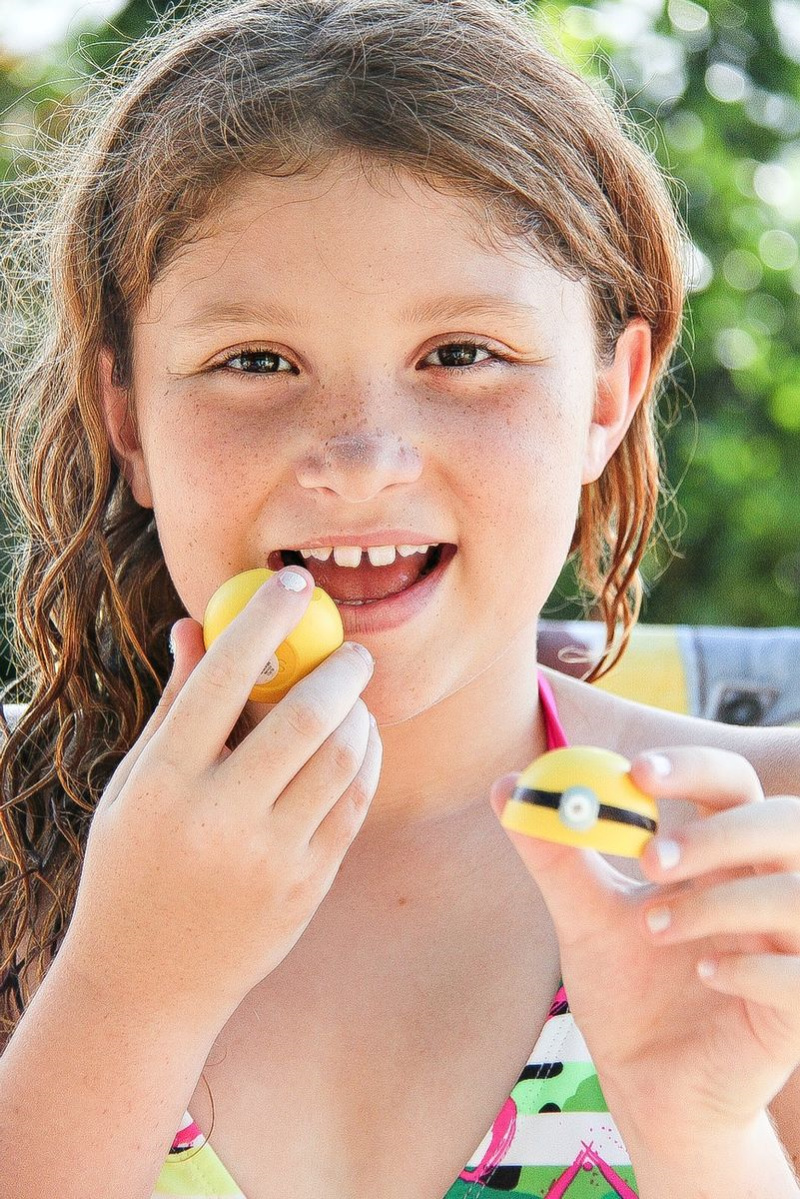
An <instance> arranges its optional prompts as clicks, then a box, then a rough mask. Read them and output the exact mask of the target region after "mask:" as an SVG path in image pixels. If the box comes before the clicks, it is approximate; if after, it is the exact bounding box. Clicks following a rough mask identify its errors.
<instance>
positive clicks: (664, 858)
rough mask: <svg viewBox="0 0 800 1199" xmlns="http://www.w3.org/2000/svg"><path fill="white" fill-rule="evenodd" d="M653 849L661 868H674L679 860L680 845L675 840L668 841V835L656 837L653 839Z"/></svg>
mask: <svg viewBox="0 0 800 1199" xmlns="http://www.w3.org/2000/svg"><path fill="white" fill-rule="evenodd" d="M653 849H654V850H655V854H656V857H657V858H658V864H659V866H660V867H661V869H662V870H672V869H674V867H675V866H677V865H678V862H679V861H680V860H681V847H680V845H678V842H677V841H670V840H669V838H668V837H656V838H655V840H654V841H653Z"/></svg>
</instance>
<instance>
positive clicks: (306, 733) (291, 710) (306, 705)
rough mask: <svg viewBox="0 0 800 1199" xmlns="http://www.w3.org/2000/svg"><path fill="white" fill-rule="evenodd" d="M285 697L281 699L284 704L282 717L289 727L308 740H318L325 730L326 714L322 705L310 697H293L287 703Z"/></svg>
mask: <svg viewBox="0 0 800 1199" xmlns="http://www.w3.org/2000/svg"><path fill="white" fill-rule="evenodd" d="M287 699H288V696H287ZM287 699H285V700H284V701H283V702H284V704H285V705H286V710H285V711H284V717H285V719H286V721H287V723H288V725H289V727H290V728H292V729H293V730H294V731H295V732H296V733H297V734H298V735H299V736H300V737H303V738H307V739H308V740H310V741H316V740H319V738H320V737H321V736H322V735H323V734H324V732H325V730H326V716H325V711H324V709H323V707H322V705H321V704H320V703H319V702H316V703H315V702H314V701H313V700H311V699H304V700H300V699H294V700H290V701H289V702H288V703H287Z"/></svg>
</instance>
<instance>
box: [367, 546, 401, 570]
mask: <svg viewBox="0 0 800 1199" xmlns="http://www.w3.org/2000/svg"><path fill="white" fill-rule="evenodd" d="M367 554H368V556H369V560H370V562H371V563H372V565H373V566H391V565H392V563H393V562H394V560H395V558H396V557H397V554H396V552H395V548H394V546H393V545H371V546H370V547H369V549H368V550H367Z"/></svg>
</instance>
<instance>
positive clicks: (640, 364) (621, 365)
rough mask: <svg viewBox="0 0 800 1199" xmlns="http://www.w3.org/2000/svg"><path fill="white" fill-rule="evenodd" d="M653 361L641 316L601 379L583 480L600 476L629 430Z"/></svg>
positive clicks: (627, 331) (629, 328) (619, 343)
mask: <svg viewBox="0 0 800 1199" xmlns="http://www.w3.org/2000/svg"><path fill="white" fill-rule="evenodd" d="M651 364H652V339H651V331H650V326H649V325H648V323H647V321H645V320H642V318H641V317H637V318H636V320H633V321H631V322H630V324H628V325H627V326H626V328H625V330H624V332H623V333H622V335H621V336H620V338H619V339H618V341H617V345H616V348H615V351H614V361H613V363H612V364H611V366H609V367H606V368H605V370H603V371H602V372H601V374H600V375H599V377H598V380H597V394H596V396H595V403H594V412H593V413H592V422H591V424H590V425H589V430H588V433H587V438H586V453H585V455H584V461H583V476H582V478H581V482H582V483H594V481H595V479H599V478H600V476H601V474H602V473H603V471H604V470H605V468H606V465H607V463H608V461H609V459H610V458H611V456H612V455H613V453H614V451H615V450H616V449H617V446H618V445H619V444H620V442H621V441H622V439H623V437H624V436H625V434H626V433H627V431H628V427H629V425H630V423H631V421H632V420H633V418H634V416H635V414H636V410H637V408H638V407H639V405H640V403H641V402H642V398H643V396H644V393H645V390H646V388H647V384H648V381H649V379H650V367H651Z"/></svg>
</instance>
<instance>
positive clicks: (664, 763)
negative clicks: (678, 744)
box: [643, 754, 672, 779]
mask: <svg viewBox="0 0 800 1199" xmlns="http://www.w3.org/2000/svg"><path fill="white" fill-rule="evenodd" d="M643 757H644V759H645V761H646V762H647V764H648V766H649V767H650V769H651V770H652V772H653V774H657V775H658V777H659V778H662V779H665V778H666V777H667V775H668V774H672V763H671V762H670V760H669V758H666V757H664V755H663V754H644V755H643Z"/></svg>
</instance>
